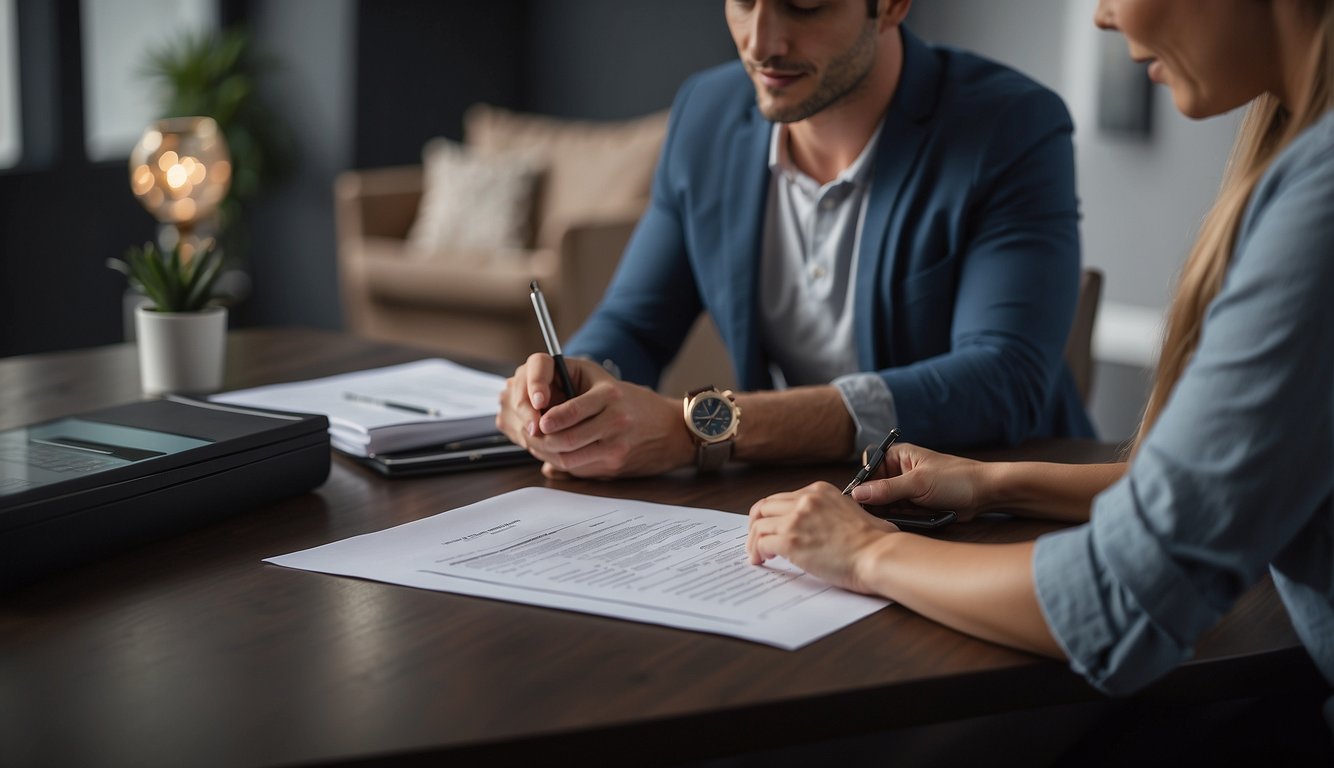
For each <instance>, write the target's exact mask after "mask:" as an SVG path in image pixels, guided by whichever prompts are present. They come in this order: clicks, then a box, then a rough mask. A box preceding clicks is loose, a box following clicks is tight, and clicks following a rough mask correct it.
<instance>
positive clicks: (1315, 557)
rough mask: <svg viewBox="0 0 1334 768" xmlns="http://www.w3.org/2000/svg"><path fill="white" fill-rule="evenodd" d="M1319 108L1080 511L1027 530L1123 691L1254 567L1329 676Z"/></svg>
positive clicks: (1210, 618)
mask: <svg viewBox="0 0 1334 768" xmlns="http://www.w3.org/2000/svg"><path fill="white" fill-rule="evenodd" d="M1332 412H1334V112H1331V113H1327V114H1326V115H1325V116H1324V118H1323V119H1321V120H1320V121H1319V122H1318V123H1317V124H1315V125H1313V126H1311V127H1310V128H1308V129H1307V130H1306V131H1305V132H1303V133H1302V134H1301V135H1300V136H1299V137H1298V138H1297V139H1296V140H1295V141H1294V142H1293V143H1292V144H1291V145H1290V146H1288V147H1287V148H1286V149H1284V151H1283V152H1282V153H1281V154H1280V155H1279V156H1278V158H1276V159H1275V161H1274V163H1273V164H1272V166H1271V167H1270V168H1269V170H1268V172H1267V173H1266V174H1265V176H1264V178H1262V179H1261V181H1260V183H1259V185H1258V186H1257V187H1256V190H1255V192H1254V194H1253V196H1252V198H1251V201H1250V203H1249V205H1248V207H1247V209H1246V213H1245V218H1244V219H1243V222H1242V226H1241V228H1240V230H1239V231H1238V237H1237V242H1236V245H1235V248H1234V251H1233V259H1232V263H1231V265H1230V267H1229V271H1228V274H1227V277H1226V280H1225V282H1224V285H1223V289H1222V291H1221V292H1220V294H1219V295H1218V297H1217V298H1216V299H1215V300H1214V302H1213V303H1212V304H1210V306H1209V308H1208V311H1207V314H1206V316H1205V324H1204V330H1203V333H1202V335H1201V339H1200V345H1199V348H1198V349H1197V350H1196V353H1195V356H1194V358H1193V360H1192V362H1191V363H1190V365H1189V366H1188V367H1187V369H1186V371H1185V372H1184V374H1183V375H1182V377H1181V379H1180V381H1179V382H1178V383H1177V386H1176V389H1175V390H1174V391H1173V393H1172V396H1171V399H1170V400H1169V402H1168V403H1167V405H1166V407H1165V408H1164V409H1163V411H1162V414H1161V416H1160V418H1159V420H1158V422H1157V424H1155V426H1154V427H1153V429H1152V430H1151V431H1150V433H1149V434H1148V436H1147V438H1146V439H1145V441H1144V443H1143V444H1142V445H1141V446H1140V449H1139V452H1138V454H1137V455H1136V457H1135V459H1134V461H1133V463H1132V464H1131V466H1130V467H1129V468H1128V469H1127V472H1126V474H1125V476H1124V477H1123V478H1122V479H1121V480H1119V481H1118V482H1117V483H1115V484H1114V485H1112V486H1111V487H1110V488H1108V489H1107V490H1106V491H1104V492H1103V493H1102V494H1100V495H1099V496H1098V497H1097V499H1095V500H1094V503H1093V510H1092V517H1091V520H1090V522H1089V523H1087V524H1084V525H1081V526H1079V527H1076V528H1071V529H1068V530H1065V531H1061V532H1058V533H1053V534H1049V535H1046V536H1043V537H1042V538H1040V539H1039V540H1038V542H1037V546H1036V548H1035V551H1034V554H1033V574H1034V580H1035V581H1036V586H1037V594H1038V600H1039V602H1040V604H1041V606H1042V611H1043V614H1044V616H1045V617H1046V620H1047V624H1048V626H1049V627H1050V628H1051V631H1052V633H1053V634H1054V635H1055V637H1056V640H1057V641H1058V642H1059V643H1060V644H1061V647H1062V648H1064V649H1065V652H1066V654H1067V655H1068V656H1069V658H1070V665H1071V667H1072V668H1073V669H1074V670H1075V671H1076V672H1078V673H1080V674H1081V675H1083V676H1084V677H1086V678H1087V679H1088V680H1089V682H1091V683H1092V684H1093V685H1095V686H1097V687H1098V688H1100V689H1101V690H1103V691H1106V692H1108V693H1112V694H1122V693H1128V692H1130V691H1134V690H1136V689H1138V688H1140V687H1142V686H1144V685H1146V684H1148V683H1149V682H1151V681H1152V680H1154V679H1155V678H1157V677H1159V676H1161V675H1163V674H1166V673H1167V672H1168V671H1170V670H1171V669H1172V668H1173V667H1175V666H1176V665H1177V664H1179V663H1180V662H1182V661H1183V660H1185V659H1187V658H1189V657H1190V655H1191V653H1192V649H1193V647H1194V644H1195V642H1196V640H1197V639H1198V638H1199V637H1200V635H1201V634H1202V633H1203V632H1204V631H1205V630H1207V629H1209V628H1210V627H1212V626H1213V625H1214V624H1216V623H1217V622H1218V620H1219V619H1220V618H1221V617H1222V616H1223V614H1224V613H1226V612H1227V610H1228V609H1229V608H1230V607H1231V606H1232V604H1233V603H1234V602H1235V601H1236V600H1237V598H1238V597H1240V596H1241V594H1242V593H1243V592H1244V591H1245V590H1246V589H1247V588H1249V587H1250V586H1251V585H1253V584H1255V583H1256V582H1257V581H1258V580H1259V579H1260V578H1261V577H1262V576H1263V575H1264V573H1265V570H1266V569H1268V570H1270V571H1271V572H1272V573H1273V576H1274V584H1275V586H1276V588H1277V590H1278V593H1279V595H1280V596H1281V597H1282V599H1283V602H1284V604H1285V605H1286V606H1287V609H1288V613H1289V616H1290V617H1291V619H1292V623H1293V626H1294V627H1295V629H1296V631H1297V634H1298V635H1299V636H1300V637H1301V639H1302V642H1303V644H1304V645H1305V646H1306V648H1307V650H1308V651H1309V652H1310V654H1311V656H1312V657H1313V658H1314V659H1315V662H1316V665H1317V666H1318V667H1319V668H1320V670H1321V672H1322V674H1323V675H1324V677H1325V678H1326V679H1327V680H1329V681H1330V682H1331V683H1334V496H1332V493H1334V421H1332V420H1331V413H1332Z"/></svg>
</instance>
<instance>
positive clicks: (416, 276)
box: [361, 237, 557, 328]
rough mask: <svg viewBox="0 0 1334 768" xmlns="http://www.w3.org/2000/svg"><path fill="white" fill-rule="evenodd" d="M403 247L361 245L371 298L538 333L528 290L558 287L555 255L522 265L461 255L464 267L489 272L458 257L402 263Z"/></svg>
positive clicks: (529, 254)
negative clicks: (518, 320)
mask: <svg viewBox="0 0 1334 768" xmlns="http://www.w3.org/2000/svg"><path fill="white" fill-rule="evenodd" d="M401 243H402V241H395V240H394V239H393V238H384V237H370V238H366V239H365V240H364V241H362V248H361V260H362V264H363V265H364V266H365V269H366V292H367V294H368V295H369V296H370V297H371V298H372V299H373V300H374V301H376V302H384V303H386V304H398V305H407V306H416V307H436V308H440V309H449V310H452V311H459V312H482V313H490V314H514V315H518V316H520V317H523V318H526V319H527V320H528V321H530V322H531V323H532V325H533V327H534V328H536V327H537V320H535V319H533V306H532V304H531V303H530V301H529V299H528V284H529V282H530V281H532V280H539V281H542V284H543V285H552V286H554V285H555V284H556V283H557V267H556V254H555V253H554V252H552V251H545V250H537V251H525V252H524V255H525V258H524V260H523V261H522V262H510V261H505V260H496V259H495V258H494V253H493V252H491V251H486V250H481V251H473V250H470V249H461V250H460V251H459V253H458V254H457V258H458V260H459V261H462V262H471V263H478V262H488V264H487V267H486V268H485V269H476V268H463V267H460V266H459V263H458V262H456V261H455V260H453V257H451V259H411V258H403V250H402V247H401Z"/></svg>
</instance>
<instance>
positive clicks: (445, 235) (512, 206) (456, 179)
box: [408, 139, 542, 256]
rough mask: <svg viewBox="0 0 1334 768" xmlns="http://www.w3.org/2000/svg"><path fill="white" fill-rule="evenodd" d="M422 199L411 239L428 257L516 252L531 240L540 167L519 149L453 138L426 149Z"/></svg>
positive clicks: (415, 246)
mask: <svg viewBox="0 0 1334 768" xmlns="http://www.w3.org/2000/svg"><path fill="white" fill-rule="evenodd" d="M422 166H423V167H422V171H423V178H422V199H421V204H420V206H419V207H418V210H417V219H416V221H414V222H413V224H412V228H411V229H410V230H409V231H408V242H409V243H411V244H412V245H413V246H414V248H415V249H416V250H418V252H420V253H422V254H423V255H430V256H439V255H441V254H448V253H450V252H458V251H466V250H473V251H476V250H478V249H496V250H507V251H516V250H520V249H524V248H527V247H528V246H529V244H530V243H531V242H532V234H531V229H532V219H533V197H534V194H535V193H536V190H537V182H538V178H539V177H540V175H541V173H542V169H541V167H540V166H539V165H538V163H537V162H536V161H535V160H534V159H533V158H532V157H531V155H529V154H526V153H520V152H507V153H500V154H485V155H483V154H479V153H474V152H470V151H469V150H468V148H467V147H465V146H463V145H462V144H460V143H458V142H456V141H450V140H449V139H432V140H431V141H429V142H427V143H426V147H425V148H424V149H423V151H422Z"/></svg>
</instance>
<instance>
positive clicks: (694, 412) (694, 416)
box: [684, 384, 741, 472]
mask: <svg viewBox="0 0 1334 768" xmlns="http://www.w3.org/2000/svg"><path fill="white" fill-rule="evenodd" d="M684 406H685V417H686V429H687V430H688V431H689V432H690V436H691V437H692V438H694V440H695V444H696V445H697V446H698V447H697V449H696V452H695V466H697V467H699V469H700V471H702V472H713V471H715V470H717V469H719V468H720V467H722V465H724V464H726V463H727V460H728V459H729V458H731V457H732V445H733V443H734V442H735V441H736V433H737V428H738V427H739V426H740V424H741V407H740V406H738V405H737V404H736V399H735V398H734V397H733V396H732V390H730V389H729V390H727V391H719V389H718V388H717V387H715V386H713V385H712V384H710V385H709V386H707V387H701V388H699V389H696V390H693V391H691V392H688V393H686V396H685V403H684Z"/></svg>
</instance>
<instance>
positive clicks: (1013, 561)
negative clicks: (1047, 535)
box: [856, 533, 1065, 658]
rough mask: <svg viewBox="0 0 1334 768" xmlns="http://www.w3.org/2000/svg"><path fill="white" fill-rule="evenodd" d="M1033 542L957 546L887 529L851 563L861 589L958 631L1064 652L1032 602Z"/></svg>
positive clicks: (1055, 654)
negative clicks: (889, 532) (857, 559)
mask: <svg viewBox="0 0 1334 768" xmlns="http://www.w3.org/2000/svg"><path fill="white" fill-rule="evenodd" d="M1032 560H1033V542H1031V541H1030V542H1023V543H1019V544H999V545H998V544H963V543H958V542H949V541H937V540H935V539H929V538H927V537H925V536H917V535H914V534H910V533H892V534H889V535H887V536H885V537H884V538H883V539H882V540H880V541H879V542H877V544H876V545H875V546H874V547H872V548H871V549H870V550H869V551H868V552H867V553H866V554H865V555H864V556H862V557H861V558H860V560H859V562H858V563H857V568H856V572H857V577H858V580H859V581H860V582H861V586H862V587H864V589H863V591H866V592H869V593H875V594H880V595H884V596H886V597H888V598H890V599H892V600H895V601H896V602H899V603H902V604H903V605H904V606H906V607H907V608H909V609H911V610H913V611H916V612H917V613H920V614H922V615H923V616H926V617H928V618H930V619H933V620H935V621H938V622H940V623H941V624H945V625H946V626H949V627H953V628H954V629H957V630H959V631H961V632H966V633H968V634H970V635H974V636H976V637H980V638H982V639H984V640H990V641H992V642H996V643H1001V644H1002V645H1008V646H1010V647H1013V648H1019V649H1021V650H1025V651H1032V652H1034V653H1040V654H1042V655H1044V656H1052V657H1057V658H1064V656H1065V654H1064V652H1063V651H1062V650H1061V647H1060V645H1058V644H1057V642H1056V640H1055V639H1054V638H1053V637H1052V635H1051V631H1050V630H1049V629H1048V628H1047V622H1046V620H1045V619H1044V618H1043V617H1042V609H1041V608H1040V607H1039V606H1038V599H1037V591H1036V588H1035V587H1034V583H1033V566H1032Z"/></svg>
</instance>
